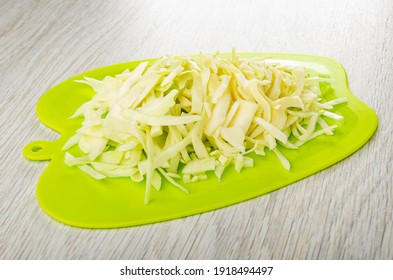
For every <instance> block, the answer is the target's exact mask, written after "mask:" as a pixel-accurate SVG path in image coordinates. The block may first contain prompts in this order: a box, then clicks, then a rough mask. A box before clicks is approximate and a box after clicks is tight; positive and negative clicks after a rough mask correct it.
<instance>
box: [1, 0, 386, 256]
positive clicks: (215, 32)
mask: <svg viewBox="0 0 393 280" xmlns="http://www.w3.org/2000/svg"><path fill="white" fill-rule="evenodd" d="M232 47H236V48H237V50H238V51H239V52H254V51H259V52H264V51H274V52H291V53H309V54H316V55H322V56H327V57H331V58H333V59H336V60H338V61H339V62H340V63H342V64H343V66H344V67H345V69H346V70H347V73H348V80H349V85H350V88H351V90H352V91H353V92H354V93H355V94H356V95H357V96H358V97H359V98H360V99H361V100H363V101H364V102H365V103H366V104H368V105H370V106H371V107H372V108H373V109H374V110H375V111H376V112H377V114H378V117H379V128H378V131H377V132H376V134H375V135H374V137H373V138H372V139H371V141H370V142H369V143H368V144H366V145H365V146H364V147H363V148H362V149H361V150H359V151H358V152H356V153H355V154H353V155H352V156H350V157H349V158H347V159H345V160H343V161H342V162H340V163H338V164H336V165H334V166H333V167H331V168H329V169H327V170H324V171H322V172H319V173H318V174H315V175H313V176H311V177H309V178H306V179H304V180H301V181H300V182H297V183H294V184H292V185H290V186H289V187H287V188H283V189H281V190H279V191H276V192H274V193H271V194H269V195H265V196H262V197H259V198H256V199H252V200H250V201H247V202H244V203H241V204H237V205H234V206H230V207H227V208H224V209H221V210H217V211H212V212H208V213H205V214H201V215H196V216H192V217H188V218H183V219H178V220H174V221H169V222H162V223H157V224H153V225H147V226H140V227H131V228H123V229H115V230H88V229H79V228H73V227H69V226H66V225H63V224H61V223H58V222H57V221H55V220H53V219H51V218H50V217H49V216H47V215H46V214H45V213H44V212H43V211H42V210H41V208H40V207H39V205H38V203H37V200H36V197H35V186H36V183H37V180H38V178H39V176H40V175H41V174H42V172H43V171H44V170H45V168H46V166H47V164H48V163H47V162H31V161H28V160H26V159H24V158H23V156H22V154H21V151H22V148H23V146H24V145H26V144H27V143H29V142H30V141H33V140H38V139H48V140H54V139H56V138H57V137H58V135H57V133H56V132H53V131H51V130H50V129H49V128H47V127H45V126H44V125H43V124H41V123H40V122H39V120H38V118H37V116H36V114H35V106H36V104H37V101H38V99H39V98H40V96H41V95H42V94H43V93H44V92H45V91H46V90H48V89H49V88H50V87H52V86H54V85H55V84H57V83H58V82H60V81H62V80H64V79H66V78H69V77H71V76H73V75H75V74H78V73H80V72H83V71H86V70H89V69H93V68H96V67H100V66H104V65H110V64H114V63H119V62H124V61H132V60H139V59H144V58H151V57H159V56H162V55H164V54H167V53H168V54H192V53H198V52H199V51H203V52H206V53H209V52H210V53H211V52H215V51H217V50H219V51H222V52H229V51H231V49H232ZM0 75H1V76H0V127H1V133H0V259H392V258H393V219H392V213H393V210H392V209H393V180H392V177H393V175H392V174H393V170H392V165H393V164H392V162H393V140H392V135H393V129H392V128H393V125H392V120H393V114H392V108H393V2H392V1H391V0H381V1H345V0H336V1H289V0H288V1H101V0H95V1H60V0H59V1H49V0H48V1H13V0H0Z"/></svg>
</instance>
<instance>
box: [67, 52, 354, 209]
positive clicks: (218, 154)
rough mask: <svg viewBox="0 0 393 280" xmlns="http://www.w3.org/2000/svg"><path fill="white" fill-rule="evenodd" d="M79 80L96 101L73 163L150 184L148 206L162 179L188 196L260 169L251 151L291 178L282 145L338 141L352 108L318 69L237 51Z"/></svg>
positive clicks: (87, 109)
mask: <svg viewBox="0 0 393 280" xmlns="http://www.w3.org/2000/svg"><path fill="white" fill-rule="evenodd" d="M77 82H80V83H84V84H87V85H89V86H90V87H91V88H92V89H93V90H94V91H95V93H96V94H95V95H94V96H93V98H92V99H91V100H90V101H88V102H86V103H85V104H83V105H82V106H81V107H80V108H79V109H77V110H76V112H75V113H74V114H73V115H72V116H71V118H77V117H83V118H84V120H83V123H82V127H81V128H80V129H78V130H77V131H76V134H75V135H74V136H72V137H70V139H69V140H68V141H67V142H66V143H65V145H64V147H63V150H65V151H67V152H66V153H65V163H66V164H67V165H69V166H76V167H78V168H79V169H80V170H82V171H83V172H85V173H87V174H88V175H90V176H92V177H93V178H95V179H104V178H115V177H129V178H130V179H131V180H132V181H134V182H140V181H142V180H144V179H145V180H146V195H145V203H148V201H149V197H150V192H151V187H152V186H153V188H154V189H156V190H157V191H158V190H160V189H161V185H162V178H165V179H166V180H167V181H169V182H170V183H171V184H172V185H173V186H175V187H177V188H179V189H180V190H182V191H184V192H186V193H188V190H187V189H186V188H185V187H183V186H182V185H181V184H179V183H178V182H177V181H176V180H178V179H183V182H184V183H191V182H196V181H198V180H205V179H207V173H208V172H210V171H212V172H214V174H215V175H216V176H217V178H218V179H219V180H221V177H222V174H223V172H224V170H225V169H226V168H227V167H228V166H231V165H233V166H234V168H235V170H236V171H237V172H241V170H242V169H243V168H250V167H253V166H254V161H253V159H252V158H251V157H248V156H245V155H246V154H248V153H255V154H257V155H261V156H264V155H265V150H266V149H267V150H271V151H272V152H273V153H274V154H275V155H276V156H277V157H278V159H279V160H280V161H281V163H282V165H283V166H284V168H286V169H288V170H290V163H289V161H288V160H287V159H286V158H285V157H284V155H283V154H282V153H281V152H280V150H279V148H278V147H279V146H282V147H285V148H288V149H296V148H298V147H299V146H301V145H303V144H304V143H306V142H308V141H310V140H311V139H313V138H315V137H317V136H319V135H322V134H325V135H332V134H333V131H334V129H335V128H336V127H337V125H330V124H328V122H327V119H330V120H332V121H342V120H343V117H342V116H340V115H338V114H336V113H333V112H331V110H332V109H333V106H335V105H338V104H342V103H345V102H346V98H337V99H334V100H330V101H326V102H324V100H323V99H322V98H323V96H322V93H321V89H320V83H321V82H324V83H328V82H329V79H328V78H324V77H319V76H317V75H316V74H315V71H308V70H307V68H305V67H294V66H286V65H280V64H277V63H269V62H268V60H267V59H263V58H253V59H243V58H240V57H238V56H237V55H236V53H235V52H233V53H232V57H231V58H223V57H221V56H220V55H219V54H216V55H203V54H200V55H198V56H195V57H176V58H175V57H171V56H165V57H162V58H161V59H159V60H157V61H155V62H153V63H147V62H142V63H140V64H139V65H138V66H137V67H136V68H135V69H134V70H133V71H130V70H128V69H127V70H125V71H124V72H123V73H120V74H118V75H116V76H114V77H105V78H104V79H103V80H102V81H99V80H96V79H93V78H88V77H85V79H84V80H81V81H77ZM75 146H76V147H75ZM78 148H79V152H78V153H79V154H81V153H82V154H83V155H82V156H79V157H76V156H74V155H72V152H71V151H73V150H76V149H78Z"/></svg>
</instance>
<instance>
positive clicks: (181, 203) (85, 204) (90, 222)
mask: <svg viewBox="0 0 393 280" xmlns="http://www.w3.org/2000/svg"><path fill="white" fill-rule="evenodd" d="M240 56H242V57H255V56H262V57H270V58H272V59H273V60H277V61H280V62H281V63H285V64H291V65H292V64H297V65H298V64H299V65H305V66H306V67H309V68H311V69H314V70H315V71H317V72H318V73H319V74H320V75H321V76H330V78H331V79H332V83H331V85H332V87H333V88H334V92H333V91H332V92H329V93H328V94H327V95H326V96H325V97H326V99H328V100H330V99H333V98H335V97H347V98H348V103H347V104H344V105H339V106H337V108H336V110H335V111H334V112H336V113H338V114H341V115H342V116H344V118H345V119H344V121H343V122H342V123H340V124H339V127H338V128H337V129H336V130H335V133H334V135H333V136H320V137H318V138H316V139H314V140H312V141H310V142H308V143H306V144H305V145H304V146H302V147H300V149H298V150H288V149H285V148H282V147H280V151H281V152H282V153H283V154H284V155H285V157H287V158H288V160H289V161H290V163H291V170H290V171H287V170H285V169H284V168H283V166H282V165H281V163H280V162H279V160H278V159H277V157H276V156H275V155H274V154H273V153H272V152H270V151H268V152H267V155H266V156H265V157H261V156H253V157H254V159H255V167H254V168H246V169H243V170H242V171H241V173H240V174H238V173H237V172H236V171H235V170H234V168H232V167H231V168H228V169H227V170H226V171H225V172H224V175H223V178H222V181H221V182H218V180H217V178H216V177H215V176H214V174H209V178H208V180H206V181H201V182H197V183H190V184H187V185H186V187H187V188H188V189H189V190H190V193H189V194H188V195H187V194H185V193H184V192H182V191H180V190H179V189H177V188H175V187H173V186H171V185H170V184H169V183H166V182H165V183H164V185H163V187H162V188H161V190H160V191H156V190H154V189H152V193H151V199H150V202H149V204H147V205H145V204H144V195H145V182H144V181H143V182H141V183H133V182H132V181H131V180H129V179H127V178H119V179H109V178H108V179H104V180H95V179H93V178H91V177H89V176H88V175H86V174H85V173H83V172H82V171H80V170H79V169H77V168H75V167H68V166H66V165H65V164H64V152H63V151H61V147H62V146H63V145H64V143H65V142H66V141H67V140H68V138H69V137H70V136H72V135H73V134H75V131H76V130H77V129H78V128H79V127H80V125H81V122H82V119H81V118H78V119H68V117H69V116H70V115H72V114H73V113H74V111H75V110H76V109H77V108H78V107H79V106H80V105H81V104H82V103H84V102H86V101H88V100H89V99H90V98H91V97H92V95H93V94H94V92H93V90H92V89H91V88H90V87H89V86H87V85H84V84H80V83H76V82H74V80H78V79H82V78H83V76H88V77H93V78H96V79H102V78H104V77H105V76H107V75H114V74H117V73H120V72H122V71H123V70H124V69H126V68H130V69H133V68H135V67H136V65H138V63H140V62H141V61H136V62H128V63H123V64H116V65H111V66H107V67H103V68H99V69H95V70H92V71H88V72H85V73H82V74H80V75H78V76H75V77H72V78H70V79H68V80H66V81H64V82H62V83H60V84H58V85H56V86H55V87H53V88H51V89H50V90H49V91H47V92H46V93H45V94H44V95H43V96H42V97H41V99H40V100H39V102H38V105H37V115H38V117H39V119H40V120H41V121H42V122H43V123H44V124H45V125H47V126H49V127H50V128H52V129H54V130H56V131H58V132H60V133H61V137H60V138H59V139H58V140H57V141H54V142H50V141H44V140H40V141H35V142H32V143H29V144H27V145H26V146H25V148H24V150H23V155H24V156H25V157H26V158H28V159H31V160H50V163H49V165H48V167H47V168H46V170H45V171H44V172H43V174H42V176H41V177H40V179H39V181H38V184H37V199H38V202H39V204H40V205H41V207H42V208H43V210H44V211H45V212H46V213H48V214H49V215H50V216H52V217H53V218H55V219H56V220H58V221H60V222H63V223H65V224H68V225H72V226H77V227H85V228H116V227H126V226H135V225H142V224H148V223H153V222H159V221H165V220H170V219H175V218H180V217H185V216H189V215H194V214H198V213H203V212H206V211H210V210H214V209H218V208H221V207H225V206H228V205H231V204H235V203H239V202H242V201H245V200H248V199H251V198H255V197H258V196H260V195H263V194H266V193H269V192H272V191H274V190H277V189H279V188H282V187H284V186H286V185H288V184H291V183H293V182H295V181H297V180H300V179H302V178H305V177H307V176H309V175H312V174H314V173H316V172H318V171H320V170H322V169H324V168H327V167H329V166H331V165H333V164H335V163H337V162H338V161H340V160H342V159H344V158H345V157H347V156H349V155H350V154H352V153H353V152H355V151H356V150H358V149H359V148H360V147H361V146H362V145H364V144H365V143H366V142H367V141H368V140H369V139H370V138H371V136H372V135H373V134H374V132H375V130H376V128H377V123H378V120H377V116H376V114H375V113H374V111H373V110H372V109H370V108H369V107H368V106H367V105H365V104H364V103H362V102H361V101H360V100H359V99H357V98H356V97H355V96H354V95H352V93H351V92H350V90H349V88H348V85H347V77H346V73H345V71H344V69H343V67H342V66H341V65H340V64H339V63H338V62H336V61H334V60H331V59H329V58H325V57H319V56H312V55H299V54H283V53H243V54H240Z"/></svg>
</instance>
